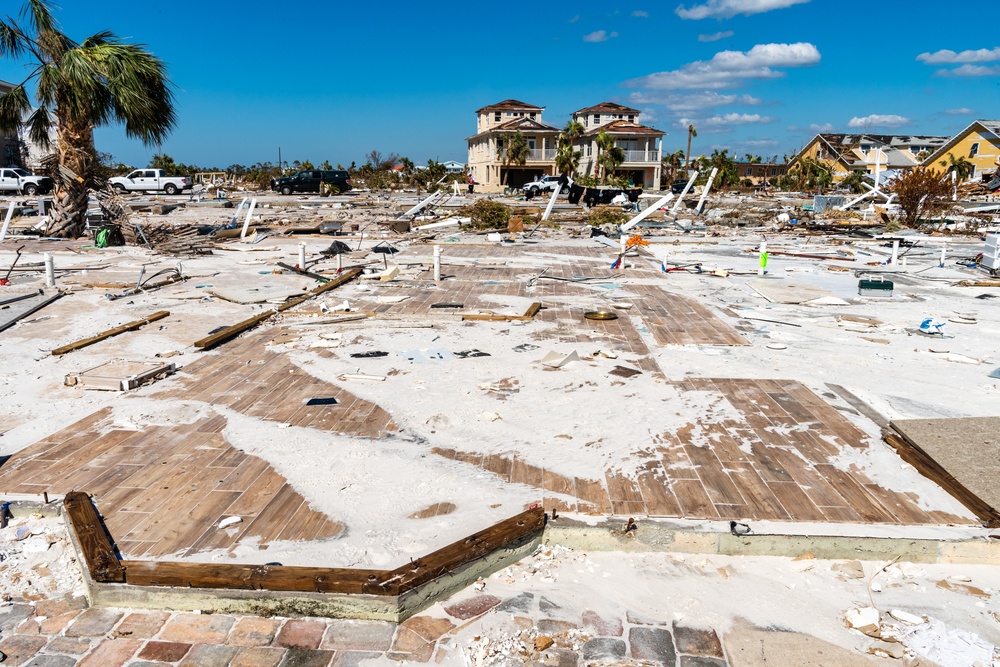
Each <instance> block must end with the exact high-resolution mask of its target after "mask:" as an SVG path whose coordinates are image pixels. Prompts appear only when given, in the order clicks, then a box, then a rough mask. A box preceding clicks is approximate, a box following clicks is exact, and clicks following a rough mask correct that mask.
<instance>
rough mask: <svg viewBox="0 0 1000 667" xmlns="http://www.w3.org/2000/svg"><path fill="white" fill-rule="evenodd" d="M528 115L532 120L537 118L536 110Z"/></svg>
mask: <svg viewBox="0 0 1000 667" xmlns="http://www.w3.org/2000/svg"><path fill="white" fill-rule="evenodd" d="M528 116H529V117H530V118H531V120H535V116H536V114H535V112H534V111H532V112H531V113H529V114H528Z"/></svg>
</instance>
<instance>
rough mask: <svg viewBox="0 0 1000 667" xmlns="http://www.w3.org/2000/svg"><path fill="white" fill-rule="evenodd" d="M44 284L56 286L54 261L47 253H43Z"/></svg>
mask: <svg viewBox="0 0 1000 667" xmlns="http://www.w3.org/2000/svg"><path fill="white" fill-rule="evenodd" d="M45 284H46V285H47V286H48V287H55V286H56V263H55V260H53V259H52V255H50V254H49V253H45Z"/></svg>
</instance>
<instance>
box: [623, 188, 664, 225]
mask: <svg viewBox="0 0 1000 667" xmlns="http://www.w3.org/2000/svg"><path fill="white" fill-rule="evenodd" d="M673 198H674V195H673V193H668V194H667V195H666V196H665V197H661V198H660V199H657V200H656V203H655V204H650V205H649V206H647V207H646V208H645V209H643V211H642V212H641V213H639V215H637V216H635V217H634V218H632V219H631V220H629V221H628V222H626V223H625V224H624V225H622V226H621V228H620V229H621V231H623V232H627V231H628V230H630V229H632V228H633V227H635V226H636V225H638V224H639V223H640V222H642V221H643V220H645V219H646V218H648V217H649V216H650V215H652V214H653V212H654V211H659V210H660V209H661V208H663V207H664V206H666V205H667V202H669V201H670V200H671V199H673Z"/></svg>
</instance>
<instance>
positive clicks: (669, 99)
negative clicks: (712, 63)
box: [629, 90, 761, 113]
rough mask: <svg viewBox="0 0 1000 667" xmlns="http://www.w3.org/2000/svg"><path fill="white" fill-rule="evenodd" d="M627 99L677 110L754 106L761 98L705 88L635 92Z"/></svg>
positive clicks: (689, 110)
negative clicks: (698, 90)
mask: <svg viewBox="0 0 1000 667" xmlns="http://www.w3.org/2000/svg"><path fill="white" fill-rule="evenodd" d="M629 101H630V102H632V103H633V104H660V105H662V106H665V107H666V108H668V109H670V110H671V111H678V112H682V113H683V112H688V113H689V112H691V111H699V110H701V109H709V108H712V107H721V106H729V105H732V104H748V105H751V106H755V105H757V104H760V103H761V99H760V98H758V97H753V96H752V95H746V94H743V95H735V94H733V95H723V94H721V93H717V92H715V91H714V90H706V91H704V92H700V93H690V94H684V93H668V94H666V95H662V94H661V95H655V94H653V95H650V94H648V93H640V92H635V93H632V94H631V95H629Z"/></svg>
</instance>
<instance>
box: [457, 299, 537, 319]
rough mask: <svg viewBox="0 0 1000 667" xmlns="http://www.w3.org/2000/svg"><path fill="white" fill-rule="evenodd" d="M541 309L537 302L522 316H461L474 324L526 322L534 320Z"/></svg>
mask: <svg viewBox="0 0 1000 667" xmlns="http://www.w3.org/2000/svg"><path fill="white" fill-rule="evenodd" d="M541 309H542V304H540V303H538V302H537V301H536V302H535V303H533V304H531V305H530V306H528V310H526V311H524V315H477V314H468V315H462V320H463V321H474V322H527V321H529V320H532V319H534V318H535V315H537V314H538V311H539V310H541Z"/></svg>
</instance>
